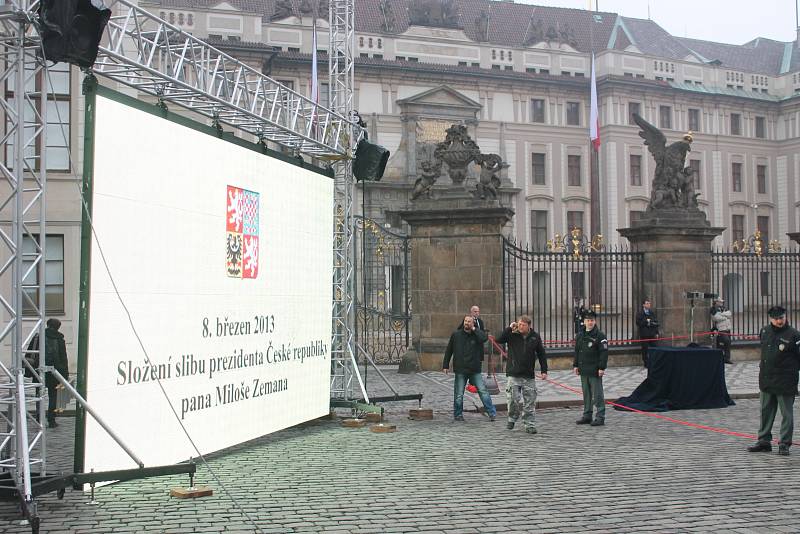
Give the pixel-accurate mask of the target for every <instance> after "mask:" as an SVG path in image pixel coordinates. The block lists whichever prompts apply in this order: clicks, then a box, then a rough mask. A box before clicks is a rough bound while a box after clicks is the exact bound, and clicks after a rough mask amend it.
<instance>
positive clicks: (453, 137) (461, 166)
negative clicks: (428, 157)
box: [433, 124, 481, 185]
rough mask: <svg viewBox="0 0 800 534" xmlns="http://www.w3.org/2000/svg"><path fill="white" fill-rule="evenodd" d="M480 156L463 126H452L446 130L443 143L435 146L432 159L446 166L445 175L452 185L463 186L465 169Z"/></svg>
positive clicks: (478, 150)
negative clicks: (448, 177)
mask: <svg viewBox="0 0 800 534" xmlns="http://www.w3.org/2000/svg"><path fill="white" fill-rule="evenodd" d="M480 155H481V150H480V148H478V145H476V144H475V141H473V140H472V138H470V136H469V133H467V127H466V126H465V125H463V124H453V125H452V126H450V127H449V128H448V129H447V135H446V136H445V139H444V141H442V142H441V143H439V144H437V145H436V149H435V150H434V151H433V157H434V159H436V160H439V161H442V162H444V163H446V164H447V174H448V175H449V176H450V179H451V180H452V181H453V184H454V185H463V184H464V180H465V179H466V177H467V167H468V166H469V164H470V163H472V162H473V161H476V160H477V159H478V158H479V157H480Z"/></svg>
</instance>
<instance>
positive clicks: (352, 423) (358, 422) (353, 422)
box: [342, 419, 367, 428]
mask: <svg viewBox="0 0 800 534" xmlns="http://www.w3.org/2000/svg"><path fill="white" fill-rule="evenodd" d="M366 424H367V422H366V421H365V420H364V419H342V426H343V427H345V428H361V427H363V426H364V425H366Z"/></svg>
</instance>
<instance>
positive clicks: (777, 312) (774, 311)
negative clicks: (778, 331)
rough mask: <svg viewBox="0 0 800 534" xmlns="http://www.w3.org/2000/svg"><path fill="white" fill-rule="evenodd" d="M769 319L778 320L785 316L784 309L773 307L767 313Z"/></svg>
mask: <svg viewBox="0 0 800 534" xmlns="http://www.w3.org/2000/svg"><path fill="white" fill-rule="evenodd" d="M767 313H768V314H769V316H770V317H772V318H773V319H780V318H781V317H784V316H786V308H784V307H783V306H773V307H771V308H770V309H769V311H768V312H767Z"/></svg>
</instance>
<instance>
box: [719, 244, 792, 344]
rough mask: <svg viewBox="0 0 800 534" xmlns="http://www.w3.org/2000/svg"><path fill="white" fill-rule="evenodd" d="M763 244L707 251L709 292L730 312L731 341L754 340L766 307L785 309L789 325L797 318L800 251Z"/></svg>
mask: <svg viewBox="0 0 800 534" xmlns="http://www.w3.org/2000/svg"><path fill="white" fill-rule="evenodd" d="M764 245H765V246H764V247H763V249H762V247H761V246H759V247H750V248H748V249H745V250H742V249H741V248H738V247H737V246H736V244H734V246H732V247H731V248H730V249H728V250H724V249H719V250H715V251H714V252H713V253H712V254H711V291H712V292H713V293H716V294H718V295H720V296H722V297H723V298H724V299H725V306H726V307H727V308H728V309H729V310H730V311H731V312H733V313H732V317H731V321H732V323H733V329H732V333H733V342H734V343H738V342H747V341H753V340H754V339H757V337H758V333H759V332H760V331H761V327H762V326H764V325H765V324H767V310H769V309H770V308H771V307H772V306H775V305H776V304H780V305H781V306H784V307H785V308H786V310H787V319H788V320H789V323H790V324H792V325H795V324H796V323H797V321H798V319H800V314H798V310H799V309H800V250H798V249H792V250H788V251H780V250H775V249H767V247H766V243H764ZM709 322H710V319H709Z"/></svg>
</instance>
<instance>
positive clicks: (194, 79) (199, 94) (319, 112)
mask: <svg viewBox="0 0 800 534" xmlns="http://www.w3.org/2000/svg"><path fill="white" fill-rule="evenodd" d="M337 3H339V2H337V1H334V2H331V10H332V12H333V11H336V10H338V8H337V7H334V6H335V5H336V4H337ZM106 4H107V5H108V6H109V7H110V8H111V9H112V13H113V15H112V17H111V19H110V20H109V23H108V26H107V27H106V33H105V37H104V39H103V41H102V42H101V46H100V51H99V54H98V56H97V61H96V63H95V65H94V72H95V74H97V75H98V76H100V75H102V76H103V77H106V78H109V79H111V80H114V81H117V82H119V83H122V84H125V85H128V86H130V87H134V88H136V89H137V90H139V91H142V92H143V93H147V94H150V95H153V96H156V97H158V98H160V99H162V100H163V101H164V102H166V103H174V104H176V105H179V106H181V107H184V108H186V109H189V110H191V111H193V112H196V113H199V114H201V115H204V116H206V117H208V118H211V119H214V120H217V121H219V123H221V124H227V125H229V126H232V127H234V128H236V129H238V130H242V131H245V132H248V133H250V134H253V135H254V136H257V137H258V138H259V139H264V140H267V141H272V142H274V143H278V144H280V145H282V146H285V147H288V148H291V149H294V150H297V151H299V152H301V153H303V154H309V155H311V156H315V157H320V158H328V159H341V158H344V157H346V156H348V155H349V154H350V152H349V150H350V149H351V147H352V146H353V138H352V134H353V131H352V124H351V122H350V120H349V118H348V113H349V111H350V110H349V109H345V108H344V107H343V106H340V105H337V104H338V103H339V102H341V98H340V100H337V101H334V100H332V101H331V102H332V105H331V109H332V110H331V109H326V108H324V107H322V106H320V105H319V104H317V103H315V102H312V101H311V100H310V99H308V98H306V97H305V96H303V95H300V94H299V93H297V92H295V91H293V90H291V89H289V88H287V87H285V86H283V85H281V84H279V83H278V82H276V81H275V80H273V79H271V78H269V77H268V76H265V75H264V74H262V73H260V72H258V71H257V70H255V69H253V68H252V67H250V66H248V65H246V64H244V63H242V62H240V61H238V60H236V59H234V58H233V57H231V56H229V55H227V54H225V53H223V52H220V51H219V50H217V49H216V48H214V47H213V46H211V45H209V44H208V43H206V42H204V41H201V40H200V39H197V38H196V37H193V36H191V35H189V34H188V33H186V32H184V31H182V30H180V29H179V28H177V27H175V26H172V25H171V24H169V23H167V22H165V21H163V20H161V19H159V18H158V17H156V16H154V15H152V14H151V13H148V12H147V11H145V10H144V9H142V8H140V7H138V6H136V5H134V4H132V3H129V2H127V1H126V0H110V1H109V0H106ZM351 12H352V10H351ZM351 22H352V15H351ZM351 32H352V30H351ZM350 62H351V63H352V58H350ZM350 88H352V85H351V86H350ZM331 89H332V90H333V86H332V87H331ZM340 91H341V90H340ZM338 94H339V93H336V95H338ZM350 99H352V96H351V97H345V98H344V100H345V101H348V100H350Z"/></svg>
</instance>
